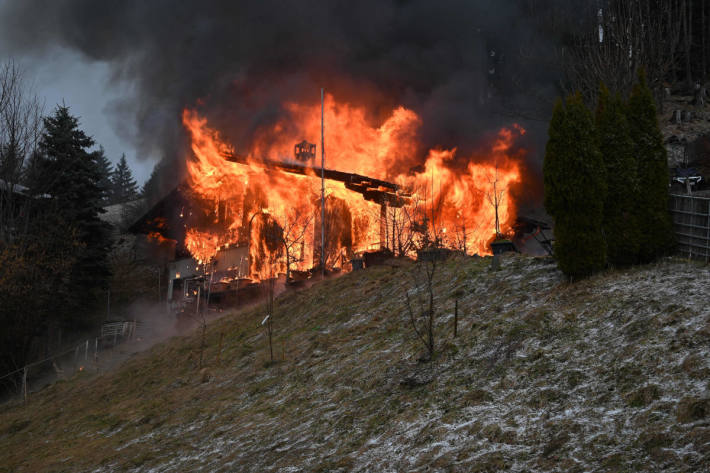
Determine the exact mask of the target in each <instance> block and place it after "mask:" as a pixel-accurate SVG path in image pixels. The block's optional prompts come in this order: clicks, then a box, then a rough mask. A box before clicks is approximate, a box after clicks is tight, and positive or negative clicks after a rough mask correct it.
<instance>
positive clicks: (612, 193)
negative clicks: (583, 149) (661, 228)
mask: <svg viewBox="0 0 710 473" xmlns="http://www.w3.org/2000/svg"><path fill="white" fill-rule="evenodd" d="M596 134H597V142H598V143H599V151H600V152H601V154H602V159H603V160H604V167H605V169H606V181H607V188H608V191H607V196H606V201H605V202H604V236H605V238H606V242H607V257H608V261H609V264H611V265H614V266H625V265H630V264H633V263H635V262H637V260H638V252H639V233H638V222H637V218H636V213H635V203H636V199H637V194H638V179H637V177H636V171H637V170H636V160H635V159H634V143H633V141H631V136H630V134H629V124H628V122H627V121H626V108H625V105H624V103H623V100H622V99H621V96H619V95H618V94H617V95H615V96H614V97H612V96H611V94H610V93H609V89H607V88H606V86H604V84H602V85H601V88H600V90H599V100H598V102H597V110H596Z"/></svg>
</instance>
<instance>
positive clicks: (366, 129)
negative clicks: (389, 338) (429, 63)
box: [183, 96, 525, 279]
mask: <svg viewBox="0 0 710 473" xmlns="http://www.w3.org/2000/svg"><path fill="white" fill-rule="evenodd" d="M283 109H284V110H285V113H284V114H283V117H282V118H281V119H280V120H277V121H276V122H275V124H273V125H269V126H267V127H264V128H260V129H257V130H255V132H254V137H255V139H254V140H253V145H252V146H251V148H250V149H248V150H235V149H234V147H233V146H232V145H231V144H230V143H227V142H226V140H224V139H223V138H222V134H221V133H220V132H219V131H218V130H215V129H213V128H212V127H210V125H209V123H208V122H207V119H206V118H204V117H203V116H201V115H200V113H199V112H198V111H197V110H196V109H185V110H184V111H183V124H184V126H185V128H186V129H187V130H188V132H189V136H190V139H191V150H192V153H191V156H190V157H189V158H188V162H187V167H188V175H189V183H190V186H191V189H192V191H193V192H194V194H195V195H196V197H197V199H198V200H199V201H200V202H201V203H202V205H204V206H211V207H213V209H212V210H213V211H212V215H214V216H215V217H214V221H212V222H209V225H207V226H206V227H205V226H204V225H203V226H202V228H189V229H188V230H187V236H186V246H187V248H188V249H189V251H190V252H191V253H192V254H193V256H194V257H195V258H196V259H197V260H198V261H201V262H207V261H209V260H210V259H211V258H213V257H214V256H215V254H216V253H217V251H218V249H219V248H220V247H223V246H225V245H229V244H231V245H235V244H239V245H248V246H249V248H250V250H249V254H250V259H251V261H250V272H251V275H252V277H254V278H257V279H263V278H265V277H269V276H270V275H273V274H275V273H280V272H286V271H287V270H289V269H290V270H294V269H296V270H307V269H309V268H310V267H312V266H314V263H317V262H318V261H319V260H320V250H321V244H320V226H321V223H320V185H321V183H320V178H319V175H318V174H319V173H318V172H317V170H318V166H319V164H320V162H319V158H320V156H318V157H317V158H316V159H315V163H311V164H313V165H314V166H311V167H309V168H307V169H306V171H305V172H304V174H295V173H289V172H284V171H283V170H279V169H273V168H268V167H265V161H264V160H265V159H269V160H271V161H276V162H282V163H289V162H292V161H293V157H292V156H293V149H294V145H295V144H296V143H298V142H301V141H302V140H303V139H304V138H305V139H307V140H309V141H312V142H319V140H318V138H319V136H320V113H321V110H320V104H301V103H287V104H285V105H284V107H283ZM324 118H325V151H326V158H325V159H326V168H327V169H337V170H339V171H345V172H351V173H358V174H360V175H363V176H368V177H371V178H373V180H374V179H381V180H388V181H390V182H393V183H396V184H397V185H398V186H399V189H402V190H403V191H401V195H402V202H403V203H404V205H401V206H400V205H394V206H393V205H389V206H387V205H380V203H378V202H372V201H368V200H365V199H363V195H362V194H360V193H357V192H354V191H353V190H352V189H349V188H348V187H347V186H346V185H345V184H344V183H343V182H336V181H333V180H328V181H326V195H327V199H326V215H325V217H326V218H325V221H324V224H325V227H326V232H325V234H326V239H325V240H326V245H325V252H326V260H327V265H328V266H330V267H333V266H338V267H342V266H343V264H344V263H346V262H347V261H348V260H349V259H350V258H352V256H353V254H355V253H357V252H361V251H364V250H367V249H371V248H373V247H375V248H377V247H380V246H386V247H388V248H390V249H392V250H393V251H394V252H395V254H412V253H413V252H414V250H415V248H416V246H418V245H419V246H420V245H422V244H427V243H436V244H441V245H443V246H446V247H449V248H456V249H460V250H464V251H466V252H468V253H474V252H475V253H479V254H488V253H489V252H490V250H489V247H488V243H489V242H490V240H491V239H492V238H493V237H494V236H495V231H496V206H495V205H494V204H495V202H496V201H497V202H498V203H499V205H498V206H497V207H498V208H497V211H498V217H499V220H500V231H501V232H502V233H505V232H508V231H509V230H510V228H511V224H512V223H513V220H514V218H515V202H514V192H513V190H514V187H515V186H516V185H518V184H519V183H520V181H521V166H522V163H523V159H524V157H525V150H523V149H521V148H518V147H516V146H515V142H516V140H517V139H518V138H519V137H521V136H522V135H524V134H525V130H524V129H522V128H521V127H519V126H517V125H513V126H511V127H510V128H503V129H501V130H500V131H499V132H498V134H497V136H495V137H494V138H492V140H491V143H490V144H489V146H488V148H487V149H485V150H482V151H481V152H480V153H479V154H473V155H471V156H469V157H466V159H463V157H461V156H457V150H456V149H448V150H446V149H433V150H428V151H423V150H422V149H421V145H420V142H419V140H418V131H419V128H420V126H421V119H420V118H419V117H418V116H417V114H415V113H414V112H413V111H411V110H408V109H406V108H404V107H398V108H395V109H394V110H392V111H391V113H389V115H387V116H386V117H385V119H384V120H383V121H382V122H381V123H379V124H377V125H372V124H371V123H370V120H368V118H367V114H366V113H365V108H364V107H358V106H355V105H353V104H349V103H336V101H335V100H334V98H333V97H332V96H327V97H326V101H325V113H324ZM236 151H240V152H241V153H243V154H244V159H242V160H241V161H240V162H230V161H228V160H227V159H225V158H226V157H227V156H229V155H234V154H235V153H236ZM245 151H246V153H244V152H245ZM319 153H320V150H319V151H318V153H317V155H318V154H319ZM422 156H426V158H425V159H422ZM422 161H424V163H423V165H422V164H420V163H421V162H422ZM314 168H315V169H314ZM376 190H377V189H376V188H373V191H376Z"/></svg>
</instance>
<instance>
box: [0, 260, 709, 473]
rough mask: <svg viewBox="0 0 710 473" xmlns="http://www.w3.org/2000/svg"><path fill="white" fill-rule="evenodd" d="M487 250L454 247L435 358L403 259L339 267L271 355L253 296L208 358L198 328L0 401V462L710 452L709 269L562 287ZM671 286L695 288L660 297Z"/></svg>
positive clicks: (433, 467) (229, 467)
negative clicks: (201, 355)
mask: <svg viewBox="0 0 710 473" xmlns="http://www.w3.org/2000/svg"><path fill="white" fill-rule="evenodd" d="M488 264H489V261H488V260H481V259H473V258H465V259H464V258H457V259H452V260H449V261H447V262H446V263H445V264H444V265H443V267H442V270H441V272H440V273H439V274H440V277H439V278H438V279H437V282H436V288H437V294H438V295H439V298H440V299H439V303H438V307H439V310H440V317H439V319H438V320H439V324H438V326H437V331H438V339H437V340H438V347H439V356H438V357H437V358H436V359H435V360H434V361H433V362H431V363H418V362H417V358H419V356H420V355H421V354H422V352H421V347H420V345H418V344H417V341H416V340H415V338H414V334H413V332H412V330H411V327H410V326H409V325H408V321H407V317H408V316H407V315H406V313H405V308H404V290H405V289H406V288H407V287H409V279H408V272H409V270H410V268H409V267H408V264H398V265H397V266H396V267H390V266H383V267H378V268H374V269H371V270H367V271H360V272H355V273H351V274H347V275H344V276H342V277H340V278H338V279H334V280H328V281H325V282H323V283H320V284H318V285H316V286H314V287H312V288H310V289H307V290H304V291H300V292H290V293H287V294H284V295H282V296H281V297H279V298H278V299H277V301H276V310H275V315H274V316H275V320H274V352H275V354H276V355H277V358H278V360H277V362H276V363H274V364H270V363H268V362H267V361H268V359H269V354H268V342H267V340H266V338H265V334H264V330H263V327H261V326H260V322H261V320H262V318H263V308H262V307H260V306H256V307H253V308H250V309H248V310H245V311H241V312H234V313H232V314H229V315H228V316H226V317H224V318H223V319H220V320H218V321H215V322H214V323H212V324H210V326H209V328H208V332H207V339H208V342H207V346H208V348H207V350H206V355H205V357H206V360H207V368H206V372H200V371H199V370H197V369H196V361H195V359H194V356H192V357H191V353H192V352H193V351H194V350H195V349H196V347H197V346H198V345H199V335H198V334H192V335H188V336H183V337H177V338H174V339H171V340H169V341H167V342H165V343H162V344H160V345H157V346H155V347H153V348H152V349H151V350H149V351H147V352H145V353H141V354H139V355H136V356H135V357H133V358H132V359H130V360H128V361H127V362H126V363H124V364H123V365H122V366H121V367H120V368H118V369H116V370H115V371H113V372H110V373H106V374H101V375H95V374H90V373H82V374H80V375H79V376H76V377H74V378H72V379H70V380H68V381H65V382H59V383H56V384H54V385H53V386H51V387H48V388H46V389H44V390H43V391H41V392H39V393H35V394H34V395H32V397H31V400H30V404H29V405H28V406H22V405H18V404H7V405H4V406H2V407H0V471H27V472H40V471H126V470H132V471H149V470H150V471H192V470H198V469H203V470H206V471H289V467H294V468H295V470H291V471H302V470H307V471H375V470H376V471H404V470H406V471H425V470H426V471H497V470H500V469H501V468H503V469H509V470H511V471H524V470H541V471H555V470H558V471H589V470H595V471H596V470H598V471H641V470H645V471H649V470H654V469H664V470H665V471H699V469H700V470H701V469H703V468H706V467H708V465H710V463H709V462H710V460H708V455H709V453H710V451H709V450H708V444H707V442H705V443H703V442H704V440H705V439H707V438H710V437H708V435H707V434H706V432H705V430H698V425H697V423H698V422H704V421H706V420H707V419H706V416H708V415H710V412H709V411H710V410H709V409H707V407H706V404H707V403H706V397H704V396H703V395H702V392H703V390H705V389H706V388H707V386H706V385H705V384H704V383H705V381H704V380H700V379H699V378H698V373H704V372H705V371H704V370H705V369H707V357H706V354H707V352H706V351H703V350H704V349H703V348H702V346H703V345H702V342H701V337H702V333H704V332H702V330H706V326H707V323H708V319H710V314H707V313H703V310H706V309H703V308H702V307H701V306H700V305H699V304H698V305H696V304H695V300H696V299H698V300H700V298H701V297H702V296H701V294H700V293H698V294H695V293H694V292H693V291H695V290H696V289H697V290H698V291H699V289H698V288H697V287H696V286H697V281H692V280H689V279H688V278H689V277H691V276H692V275H693V274H697V275H699V277H705V278H707V275H708V270H707V268H703V267H695V266H692V265H688V264H687V263H683V262H675V261H668V262H665V263H663V264H661V265H657V266H650V267H644V268H636V269H632V270H628V271H625V272H621V273H607V274H603V275H601V276H598V277H595V278H592V279H591V280H588V281H584V282H581V283H577V284H574V285H568V284H566V283H563V282H562V280H561V278H560V276H559V274H558V273H557V270H556V268H555V267H554V264H553V263H552V262H551V261H549V260H546V259H534V258H522V257H509V258H506V259H504V261H503V268H502V270H501V271H498V272H490V271H488ZM673 285H683V286H684V291H685V292H684V294H688V291H689V290H690V293H691V295H690V296H686V297H685V298H684V299H683V300H678V299H677V298H673V297H670V296H669V297H664V296H663V294H664V293H668V294H672V293H673V291H674V290H675V291H676V292H677V290H678V289H679V288H678V287H675V288H673V287H669V286H673ZM688 288H690V289H688ZM454 298H457V299H458V300H459V319H460V320H459V330H458V333H459V336H458V337H457V338H456V339H453V338H452V337H451V333H452V326H451V323H452V320H453V319H452V318H451V317H452V314H453V304H454ZM222 333H224V342H223V350H222V354H221V360H222V362H221V363H220V364H217V363H216V358H217V347H218V345H219V338H220V334H222ZM689 357H690V358H689ZM684 360H685V361H684ZM410 378H411V379H417V380H421V381H422V382H421V383H412V384H407V383H403V381H404V380H406V379H410ZM699 383H702V385H701V384H699ZM681 398H682V399H681ZM683 422H687V424H683ZM640 436H641V437H642V438H641V437H640ZM685 445H689V447H684V446H685ZM681 447H683V448H681ZM674 449H675V450H674ZM676 450H677V451H678V452H680V453H669V452H675V451H676Z"/></svg>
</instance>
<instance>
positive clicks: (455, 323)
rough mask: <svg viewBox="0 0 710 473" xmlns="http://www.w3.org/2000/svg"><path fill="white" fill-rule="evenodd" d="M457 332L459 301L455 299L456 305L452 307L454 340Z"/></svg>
mask: <svg viewBox="0 0 710 473" xmlns="http://www.w3.org/2000/svg"><path fill="white" fill-rule="evenodd" d="M458 331H459V300H458V299H456V303H455V305H454V338H456V335H457V334H458Z"/></svg>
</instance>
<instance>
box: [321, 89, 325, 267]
mask: <svg viewBox="0 0 710 473" xmlns="http://www.w3.org/2000/svg"><path fill="white" fill-rule="evenodd" d="M323 92H324V89H323V88H322V87H321V89H320V268H321V276H322V277H323V278H325V137H324V134H323V128H324V124H323V108H324V107H323Z"/></svg>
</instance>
